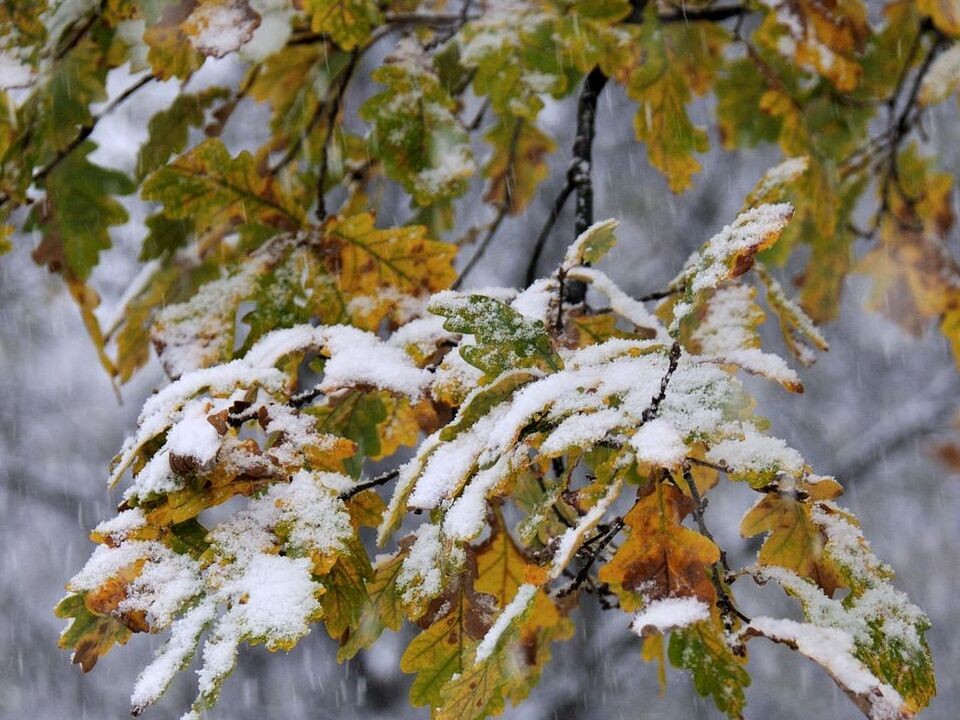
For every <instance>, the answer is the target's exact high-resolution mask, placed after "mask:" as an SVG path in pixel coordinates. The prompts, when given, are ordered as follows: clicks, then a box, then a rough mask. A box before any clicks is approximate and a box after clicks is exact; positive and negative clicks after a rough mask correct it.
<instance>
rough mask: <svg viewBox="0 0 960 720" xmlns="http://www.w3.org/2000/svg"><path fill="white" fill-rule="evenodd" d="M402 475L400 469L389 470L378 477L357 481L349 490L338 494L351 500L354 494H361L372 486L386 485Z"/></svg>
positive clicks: (344, 498)
mask: <svg viewBox="0 0 960 720" xmlns="http://www.w3.org/2000/svg"><path fill="white" fill-rule="evenodd" d="M399 475H400V470H398V469H395V470H388V471H387V472H385V473H383V474H382V475H377V477H375V478H372V479H370V480H367V481H365V482H361V483H357V484H356V485H354V486H353V487H352V488H350V489H349V490H344V491H343V492H342V493H340V495H339V496H338V497H339V498H340V499H341V500H349V499H350V498H352V497H353V496H354V495H359V494H360V493H362V492H363V491H364V490H369V489H370V488H375V487H379V486H380V485H386V484H387V483H388V482H390V481H391V480H394V479H396V478H397V477H398V476H399Z"/></svg>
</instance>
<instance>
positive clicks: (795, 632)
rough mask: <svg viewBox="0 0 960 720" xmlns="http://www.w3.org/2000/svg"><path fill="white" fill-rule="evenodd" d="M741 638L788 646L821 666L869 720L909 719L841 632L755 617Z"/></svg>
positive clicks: (892, 692) (897, 699)
mask: <svg viewBox="0 0 960 720" xmlns="http://www.w3.org/2000/svg"><path fill="white" fill-rule="evenodd" d="M743 635H744V637H750V636H751V635H759V636H761V637H765V638H767V639H769V640H772V641H773V642H777V643H782V644H784V645H788V646H790V647H792V648H794V649H795V650H797V651H798V652H800V653H801V654H802V655H805V656H807V657H808V658H810V659H811V660H813V661H814V662H816V663H817V664H819V665H821V666H822V667H823V668H824V669H825V670H826V671H827V673H828V674H829V675H830V677H831V678H833V680H834V682H836V683H837V685H839V686H840V689H841V690H843V691H844V692H845V693H847V695H849V696H850V698H851V699H852V700H853V701H854V703H856V705H857V707H859V708H860V709H861V710H862V711H863V712H864V714H865V715H866V716H867V717H868V718H870V719H871V720H897V719H898V718H904V719H905V718H908V717H910V716H911V715H912V713H909V712H907V710H906V708H905V707H904V702H903V698H901V697H900V695H899V693H897V691H896V690H894V689H893V688H892V687H890V686H889V685H887V684H886V683H884V682H881V681H880V680H878V679H877V678H876V677H875V676H874V675H873V674H872V673H871V672H870V671H869V670H868V669H867V668H866V667H865V666H864V665H863V663H861V662H860V661H859V660H858V659H857V658H856V657H855V656H854V654H853V651H854V645H853V638H852V637H851V636H850V635H849V634H848V633H845V632H844V631H842V630H836V629H833V628H823V627H818V626H816V625H811V624H809V623H798V622H795V621H793V620H775V619H773V618H768V617H758V618H754V619H753V620H752V621H751V623H750V624H749V625H748V626H747V627H746V628H745V629H744V630H743Z"/></svg>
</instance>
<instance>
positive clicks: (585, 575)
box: [557, 517, 625, 598]
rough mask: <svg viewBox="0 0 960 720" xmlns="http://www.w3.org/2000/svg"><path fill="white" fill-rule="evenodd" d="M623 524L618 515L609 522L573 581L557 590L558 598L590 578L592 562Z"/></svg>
mask: <svg viewBox="0 0 960 720" xmlns="http://www.w3.org/2000/svg"><path fill="white" fill-rule="evenodd" d="M624 526H625V523H624V522H623V518H622V517H618V518H617V519H616V520H614V521H613V522H612V523H610V529H609V530H608V531H607V533H606V535H605V536H604V537H603V539H601V540H600V541H599V542H598V543H597V545H596V547H595V548H594V549H593V552H591V553H590V557H589V559H588V560H587V561H586V562H585V563H584V565H583V567H582V568H580V571H579V572H578V573H577V575H576V577H575V578H574V579H573V582H571V583H569V584H567V585H566V586H564V587H562V588H560V590H559V591H557V597H558V598H562V597H566V596H567V595H569V594H570V593H572V592H574V591H575V590H576V589H577V588H579V587H580V586H581V585H583V583H584V582H586V581H587V580H588V579H589V578H590V569H591V568H592V567H593V564H594V563H595V562H596V561H597V558H598V557H600V554H601V553H602V552H603V551H604V549H605V548H606V547H607V545H609V544H610V543H611V542H612V541H613V539H614V538H615V537H616V536H617V534H618V533H619V532H620V531H621V530H623V528H624Z"/></svg>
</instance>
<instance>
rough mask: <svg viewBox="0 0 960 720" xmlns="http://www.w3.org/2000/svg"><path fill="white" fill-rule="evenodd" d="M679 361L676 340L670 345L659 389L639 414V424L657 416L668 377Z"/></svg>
mask: <svg viewBox="0 0 960 720" xmlns="http://www.w3.org/2000/svg"><path fill="white" fill-rule="evenodd" d="M679 363H680V343H679V342H677V341H676V340H674V341H673V345H671V346H670V364H669V365H668V366H667V372H666V373H665V374H664V376H663V377H662V378H660V391H659V392H658V393H657V394H656V395H654V396H653V397H652V398H651V399H650V404H649V405H648V406H647V407H646V408H645V409H644V411H643V414H642V415H641V416H640V424H641V425H642V424H643V423H646V422H650V421H651V420H653V418H655V417H656V416H657V412H659V410H660V404H661V403H662V402H663V399H664V398H665V397H666V396H667V386H668V385H669V384H670V378H672V377H673V373H675V372H676V371H677V365H678V364H679Z"/></svg>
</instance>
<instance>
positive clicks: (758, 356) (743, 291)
mask: <svg viewBox="0 0 960 720" xmlns="http://www.w3.org/2000/svg"><path fill="white" fill-rule="evenodd" d="M755 297H756V290H754V289H753V288H751V287H748V286H745V285H727V286H724V287H721V288H719V289H718V290H717V291H716V292H715V293H714V294H713V295H712V296H711V297H710V298H709V299H708V300H707V301H706V305H707V307H706V313H705V315H704V317H703V319H702V320H701V321H700V324H699V325H698V326H697V328H696V329H695V330H694V331H693V333H692V334H691V336H690V340H691V341H692V343H693V344H694V346H695V347H696V348H697V350H698V352H699V354H700V355H702V356H705V357H710V358H713V359H715V360H717V361H718V362H721V363H729V364H734V365H737V366H739V367H740V368H742V369H743V370H746V371H747V372H749V373H753V374H755V375H763V376H764V377H767V378H769V379H771V380H774V381H776V382H779V383H780V384H781V385H783V386H784V387H785V388H786V389H788V390H790V391H792V392H803V385H802V384H801V382H800V378H799V377H798V376H797V374H796V372H794V371H793V370H792V369H791V368H790V367H789V366H788V365H787V364H786V362H785V361H784V360H783V358H781V357H780V356H779V355H774V354H772V353H765V352H763V351H762V350H760V335H759V332H758V330H757V328H758V326H759V325H760V323H762V322H763V321H764V320H765V319H766V316H765V314H764V312H763V310H761V309H760V307H759V306H758V305H757V304H756V302H755Z"/></svg>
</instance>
